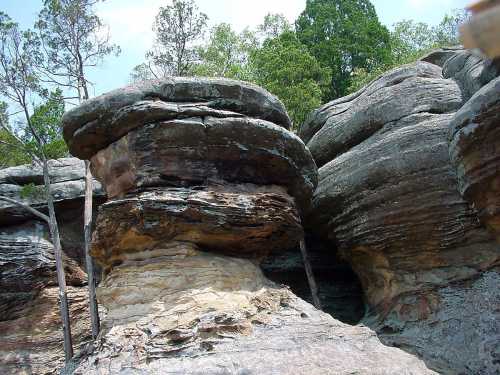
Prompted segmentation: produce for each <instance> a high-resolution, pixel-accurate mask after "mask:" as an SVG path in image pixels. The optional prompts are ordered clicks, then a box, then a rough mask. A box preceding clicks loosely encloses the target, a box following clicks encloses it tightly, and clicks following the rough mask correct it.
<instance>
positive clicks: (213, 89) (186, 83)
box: [62, 77, 291, 159]
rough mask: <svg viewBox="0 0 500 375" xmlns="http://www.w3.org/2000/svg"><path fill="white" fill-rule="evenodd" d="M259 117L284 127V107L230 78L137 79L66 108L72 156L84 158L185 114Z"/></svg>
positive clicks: (287, 124) (287, 123) (286, 121)
mask: <svg viewBox="0 0 500 375" xmlns="http://www.w3.org/2000/svg"><path fill="white" fill-rule="evenodd" d="M234 113H237V114H238V115H239V116H241V115H244V116H248V117H253V118H258V119H262V120H267V121H270V122H273V123H275V124H277V125H279V126H283V127H284V128H285V129H289V128H290V126H291V121H290V118H289V117H288V115H287V114H286V110H285V107H284V106H283V104H282V103H281V102H280V101H279V100H278V99H277V98H276V97H275V96H272V95H271V94H269V93H268V92H267V91H265V90H263V89H262V88H260V87H258V86H255V85H252V84H249V83H245V82H241V81H235V80H230V79H222V78H194V77H172V78H168V79H164V80H156V81H155V80H153V81H146V82H141V83H138V84H134V85H131V86H128V87H124V88H121V89H117V90H114V91H111V92H109V93H107V94H104V95H100V96H97V97H95V98H92V99H90V100H87V101H85V103H83V104H82V105H80V106H77V107H75V108H72V109H71V110H69V111H68V112H66V113H65V115H64V117H63V120H62V123H63V127H64V139H65V140H66V142H67V144H68V147H69V149H70V152H71V154H72V155H74V156H77V157H79V158H82V159H89V158H90V157H91V156H92V155H94V154H95V153H96V152H97V151H99V150H101V149H103V148H105V147H107V146H108V145H109V144H111V143H112V142H114V141H116V140H118V139H119V138H121V137H122V136H124V135H125V134H127V133H128V132H129V131H130V130H133V129H135V128H137V127H141V126H143V125H144V124H148V123H154V122H160V121H168V120H173V119H182V118H189V117H204V116H213V117H233V116H234Z"/></svg>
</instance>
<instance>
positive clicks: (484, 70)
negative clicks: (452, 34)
mask: <svg viewBox="0 0 500 375" xmlns="http://www.w3.org/2000/svg"><path fill="white" fill-rule="evenodd" d="M499 74H500V63H499V62H498V61H496V62H495V61H493V60H488V59H484V58H483V57H481V56H478V55H475V54H474V53H473V52H470V51H468V50H457V51H456V53H455V54H453V55H452V56H450V57H449V58H448V59H447V60H446V61H445V63H444V64H443V76H444V78H451V79H453V80H455V81H456V82H457V84H458V86H459V87H460V89H461V91H462V98H463V101H464V103H465V102H466V101H467V100H469V99H470V98H471V96H472V95H474V93H475V92H476V91H478V90H479V89H480V88H481V87H483V86H484V85H486V84H487V83H488V82H490V81H491V80H492V79H493V78H495V77H496V76H498V75H499Z"/></svg>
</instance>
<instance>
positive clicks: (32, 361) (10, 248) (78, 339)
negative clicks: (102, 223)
mask: <svg viewBox="0 0 500 375" xmlns="http://www.w3.org/2000/svg"><path fill="white" fill-rule="evenodd" d="M49 168H50V174H51V178H52V181H53V195H54V200H55V207H56V213H57V217H58V222H59V227H60V234H61V243H62V247H63V262H64V266H65V271H66V283H67V285H68V299H69V304H70V317H71V323H72V325H71V328H72V334H73V343H74V345H75V349H76V350H79V349H80V348H81V347H82V346H83V345H84V344H85V342H87V341H88V340H89V339H90V322H89V316H88V299H87V296H88V291H87V288H86V282H87V276H86V274H85V271H84V270H85V266H84V254H83V195H84V184H85V183H84V164H83V162H82V161H81V160H78V159H74V158H66V159H59V160H53V161H50V163H49ZM28 184H33V185H31V187H30V189H28V190H27V191H25V190H26V189H23V186H26V185H28ZM42 184H43V176H42V174H41V168H38V167H37V166H30V165H24V166H19V167H13V168H6V169H3V170H0V194H1V195H4V196H7V197H10V198H14V199H16V200H19V201H22V202H23V203H25V204H28V205H31V206H33V207H36V208H37V209H39V210H42V211H45V210H46V201H45V199H44V194H43V186H42ZM94 192H95V199H96V203H99V202H100V201H101V200H102V197H103V192H102V190H101V189H100V185H99V184H98V183H97V182H96V184H95V191H94ZM28 193H29V194H28ZM25 194H28V195H25ZM63 364H64V351H63V345H62V323H61V320H60V310H59V297H58V287H57V278H56V267H55V260H54V248H53V246H52V243H51V242H50V234H49V231H48V228H47V225H46V224H45V223H43V222H41V221H39V220H37V219H36V218H35V217H33V216H32V215H31V214H29V213H28V212H27V211H25V210H24V209H20V208H19V207H17V206H14V205H12V204H10V203H6V202H4V201H0V373H2V374H55V373H58V372H59V369H60V368H61V366H63Z"/></svg>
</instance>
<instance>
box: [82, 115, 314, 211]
mask: <svg viewBox="0 0 500 375" xmlns="http://www.w3.org/2000/svg"><path fill="white" fill-rule="evenodd" d="M91 161H92V172H93V174H94V176H95V177H96V178H97V179H98V180H99V181H101V182H102V184H103V186H104V188H105V189H106V192H107V194H108V196H109V197H111V198H114V197H119V196H123V195H124V194H125V193H127V192H128V191H133V190H135V189H144V188H147V187H155V186H174V187H183V186H203V185H206V184H221V185H224V184H225V183H226V182H230V183H239V182H243V183H253V184H260V185H280V186H285V187H286V188H287V191H288V193H289V194H290V195H292V196H293V197H294V198H295V200H296V202H297V204H298V205H299V207H300V208H301V209H306V206H307V204H308V203H309V202H310V200H311V197H312V192H313V190H314V188H315V186H316V184H317V170H316V165H315V164H314V161H313V159H312V157H311V154H310V153H309V151H308V150H307V149H306V148H305V146H304V144H303V142H302V141H301V140H300V139H299V138H298V137H297V136H296V135H294V134H293V133H291V132H289V131H287V130H286V129H284V128H282V127H280V126H277V125H275V124H273V123H270V122H267V121H264V120H256V119H252V118H246V117H245V118H238V117H231V118H216V117H205V118H190V119H184V120H172V121H166V122H159V123H154V124H149V125H147V126H144V127H141V128H138V129H136V130H132V131H130V132H129V133H128V134H127V135H125V136H123V137H122V138H121V139H119V140H117V141H116V142H114V143H112V144H111V145H109V146H108V147H107V148H105V149H103V150H100V151H99V152H97V154H96V155H94V156H92V158H91Z"/></svg>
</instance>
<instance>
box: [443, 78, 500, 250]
mask: <svg viewBox="0 0 500 375" xmlns="http://www.w3.org/2000/svg"><path fill="white" fill-rule="evenodd" d="M450 156H451V161H452V163H453V165H454V166H455V167H456V170H457V176H458V186H459V190H460V192H461V193H462V195H463V196H464V197H465V199H466V200H467V201H468V202H470V203H471V204H472V205H473V206H474V207H475V209H476V210H477V212H478V215H479V217H480V218H481V220H482V221H483V222H484V223H485V224H486V226H487V227H488V228H489V229H490V230H491V231H492V232H493V233H494V234H495V236H496V237H497V240H499V241H500V77H499V78H496V79H494V80H492V81H491V82H490V83H489V84H487V85H486V86H484V87H482V88H481V89H480V90H479V91H477V92H476V93H475V94H474V96H473V97H472V98H471V99H470V100H469V101H468V102H467V103H465V104H464V106H463V107H462V108H461V109H460V110H459V111H458V112H457V113H456V114H455V116H454V117H453V119H452V121H451V125H450Z"/></svg>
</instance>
